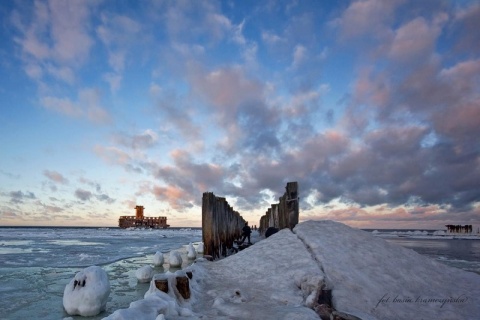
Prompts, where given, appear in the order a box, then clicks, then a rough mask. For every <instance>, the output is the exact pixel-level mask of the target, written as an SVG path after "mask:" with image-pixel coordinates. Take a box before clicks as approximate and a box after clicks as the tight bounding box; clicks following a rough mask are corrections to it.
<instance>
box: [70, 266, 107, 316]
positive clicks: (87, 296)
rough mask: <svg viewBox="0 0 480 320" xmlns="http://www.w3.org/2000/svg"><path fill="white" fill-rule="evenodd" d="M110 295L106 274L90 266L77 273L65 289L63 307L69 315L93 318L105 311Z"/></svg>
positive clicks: (98, 268) (100, 269)
mask: <svg viewBox="0 0 480 320" xmlns="http://www.w3.org/2000/svg"><path fill="white" fill-rule="evenodd" d="M109 294H110V282H109V281H108V276H107V273H106V272H105V271H104V270H103V269H102V268H100V267H97V266H91V267H88V268H85V269H84V270H83V271H80V272H78V273H77V274H76V275H75V277H74V278H73V279H72V280H70V282H69V283H68V284H67V286H66V287H65V290H64V292H63V307H64V308H65V311H66V312H67V313H68V314H69V315H80V316H84V317H89V316H95V315H97V314H99V313H100V312H102V311H103V310H105V307H106V305H107V300H108V296H109Z"/></svg>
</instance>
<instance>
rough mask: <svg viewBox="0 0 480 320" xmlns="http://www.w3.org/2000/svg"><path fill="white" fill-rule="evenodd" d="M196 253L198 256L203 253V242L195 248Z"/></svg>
mask: <svg viewBox="0 0 480 320" xmlns="http://www.w3.org/2000/svg"><path fill="white" fill-rule="evenodd" d="M196 250H197V253H200V254H203V251H204V246H203V242H200V243H199V244H198V246H197V249H196Z"/></svg>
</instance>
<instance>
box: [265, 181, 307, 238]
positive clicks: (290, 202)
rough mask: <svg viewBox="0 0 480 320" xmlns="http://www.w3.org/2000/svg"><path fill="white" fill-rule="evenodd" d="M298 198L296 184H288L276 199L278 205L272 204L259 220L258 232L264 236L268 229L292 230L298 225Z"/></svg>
mask: <svg viewBox="0 0 480 320" xmlns="http://www.w3.org/2000/svg"><path fill="white" fill-rule="evenodd" d="M298 216H299V197H298V183H297V182H288V183H287V185H286V187H285V193H284V194H283V196H281V197H280V198H278V204H272V206H271V207H270V208H268V210H267V212H266V213H265V215H264V216H262V217H261V218H260V223H259V226H260V227H259V232H260V233H261V234H265V232H266V231H267V229H268V228H269V227H274V228H277V229H284V228H290V229H293V228H294V227H295V226H296V225H297V224H298Z"/></svg>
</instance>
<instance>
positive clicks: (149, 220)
mask: <svg viewBox="0 0 480 320" xmlns="http://www.w3.org/2000/svg"><path fill="white" fill-rule="evenodd" d="M143 209H145V208H144V207H143V206H136V207H135V210H136V214H135V215H134V216H121V217H120V218H119V219H118V226H119V227H120V228H124V229H125V228H131V227H134V228H152V229H165V228H168V227H170V225H168V224H167V217H145V216H144V215H143Z"/></svg>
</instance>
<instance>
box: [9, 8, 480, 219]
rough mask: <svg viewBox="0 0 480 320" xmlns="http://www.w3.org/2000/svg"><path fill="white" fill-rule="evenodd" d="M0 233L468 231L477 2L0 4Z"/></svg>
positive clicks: (476, 165) (476, 177) (478, 191)
mask: <svg viewBox="0 0 480 320" xmlns="http://www.w3.org/2000/svg"><path fill="white" fill-rule="evenodd" d="M0 18H1V19H0V20H1V24H0V41H1V43H2V45H1V46H0V147H1V156H0V225H2V226H10V225H18V226H22V225H29V226H30V225H37V226H41V225H51V226H116V225H117V224H118V218H119V216H121V215H134V214H135V210H134V207H135V206H136V205H143V206H144V207H145V215H146V216H167V218H168V223H169V224H170V225H172V226H191V227H195V226H201V203H202V194H203V193H204V192H213V193H215V195H217V196H222V197H225V198H226V199H227V201H228V202H229V204H230V205H231V206H232V207H233V208H234V209H235V210H237V211H238V212H239V213H240V214H241V215H242V216H243V217H244V218H245V219H246V220H248V221H249V222H250V224H252V225H255V224H258V222H259V219H260V217H261V216H262V215H263V214H265V212H266V210H267V209H268V208H269V207H270V205H271V204H273V203H277V202H278V197H280V196H282V195H283V193H284V191H285V186H286V183H287V182H289V181H297V182H298V184H299V195H300V220H301V221H304V220H311V219H314V220H319V219H332V220H336V221H340V222H343V223H346V224H348V225H350V226H354V227H361V228H434V229H435V228H443V227H444V225H445V224H473V225H474V226H475V225H479V224H480V142H479V139H478V137H479V136H480V3H479V2H477V1H453V0H452V1H436V0H431V1H415V0H412V1H408V0H392V1H383V0H362V1H267V0H265V1H181V0H180V1H154V0H152V1H147V0H145V1H111V0H103V1H93V0H92V1H75V0H71V1H58V0H49V1H2V2H1V3H0Z"/></svg>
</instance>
